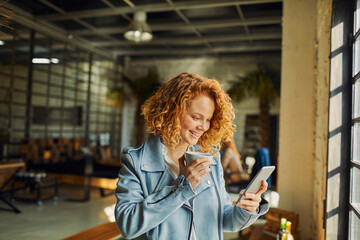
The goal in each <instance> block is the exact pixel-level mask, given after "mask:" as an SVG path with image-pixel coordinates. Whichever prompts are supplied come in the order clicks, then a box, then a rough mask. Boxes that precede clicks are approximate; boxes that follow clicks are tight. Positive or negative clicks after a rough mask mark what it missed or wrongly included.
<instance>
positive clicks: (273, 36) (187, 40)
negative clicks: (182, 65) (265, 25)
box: [92, 32, 281, 47]
mask: <svg viewBox="0 0 360 240" xmlns="http://www.w3.org/2000/svg"><path fill="white" fill-rule="evenodd" d="M280 39H281V32H278V33H275V32H274V33H269V34H265V33H261V34H253V35H229V36H226V35H225V36H224V35H221V36H211V37H203V39H200V38H198V39H197V38H193V37H178V38H160V39H153V40H152V41H149V42H144V43H141V46H153V45H161V44H171V45H196V44H201V43H203V42H204V40H206V41H208V42H213V43H217V42H236V41H250V40H253V41H258V40H280ZM92 44H93V45H94V46H96V47H112V46H139V45H140V44H139V43H134V42H130V41H126V40H119V41H118V43H113V42H109V41H98V42H92Z"/></svg>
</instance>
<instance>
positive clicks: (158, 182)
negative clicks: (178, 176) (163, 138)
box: [140, 135, 174, 194]
mask: <svg viewBox="0 0 360 240" xmlns="http://www.w3.org/2000/svg"><path fill="white" fill-rule="evenodd" d="M140 169H141V170H142V171H143V172H146V173H147V174H146V178H147V179H146V182H147V184H148V186H147V187H148V190H149V194H151V193H154V192H157V191H159V190H160V189H161V188H163V187H164V186H167V185H169V184H170V183H171V182H173V181H174V178H173V176H172V175H171V173H170V171H169V169H168V168H167V167H166V165H165V161H164V157H163V154H162V151H161V142H160V137H159V136H156V135H153V136H151V137H150V138H149V139H148V141H146V143H145V144H144V151H143V155H142V161H141V166H140Z"/></svg>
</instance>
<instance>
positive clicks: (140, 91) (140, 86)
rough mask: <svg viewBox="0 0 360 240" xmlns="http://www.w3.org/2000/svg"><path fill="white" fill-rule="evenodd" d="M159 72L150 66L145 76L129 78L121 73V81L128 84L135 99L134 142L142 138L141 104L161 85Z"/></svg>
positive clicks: (143, 127)
mask: <svg viewBox="0 0 360 240" xmlns="http://www.w3.org/2000/svg"><path fill="white" fill-rule="evenodd" d="M159 79H160V78H159V74H158V71H157V69H156V68H155V67H151V68H150V69H149V71H148V74H147V75H146V76H145V77H140V78H137V79H130V78H129V77H128V76H126V75H125V74H123V75H122V80H123V82H124V83H125V84H126V85H127V86H129V88H130V89H131V91H132V93H133V95H134V96H135V98H136V100H137V107H136V115H135V124H136V129H137V134H136V144H137V145H140V144H141V143H142V141H143V140H144V132H145V120H144V118H143V117H142V116H141V106H142V105H143V103H144V102H145V101H146V100H147V99H148V98H149V97H150V96H152V94H153V93H154V91H155V90H156V89H157V88H158V87H160V86H161V82H160V80H159Z"/></svg>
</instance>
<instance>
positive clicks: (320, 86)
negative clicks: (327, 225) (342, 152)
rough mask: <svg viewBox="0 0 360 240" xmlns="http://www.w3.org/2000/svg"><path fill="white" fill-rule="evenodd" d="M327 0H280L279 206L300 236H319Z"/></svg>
mask: <svg viewBox="0 0 360 240" xmlns="http://www.w3.org/2000/svg"><path fill="white" fill-rule="evenodd" d="M330 23H331V0H317V1H314V0H302V1H300V0H289V1H288V0H287V1H283V44H282V67H281V69H282V70H281V78H282V83H281V84H282V86H281V100H280V101H281V102H280V133H279V166H278V190H279V193H280V205H279V207H280V208H282V209H285V210H289V211H293V212H296V213H298V214H299V216H300V225H299V229H298V230H300V234H301V239H302V240H304V239H324V231H323V229H322V219H323V215H322V214H323V213H322V210H323V199H324V197H325V177H326V171H325V170H326V168H325V167H326V149H327V122H328V107H327V106H328V91H329V90H328V83H329V55H330V26H331V25H330Z"/></svg>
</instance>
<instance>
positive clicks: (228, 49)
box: [113, 44, 281, 57]
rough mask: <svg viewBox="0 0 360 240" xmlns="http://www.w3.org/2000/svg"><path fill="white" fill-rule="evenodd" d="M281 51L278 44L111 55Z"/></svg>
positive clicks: (124, 52)
mask: <svg viewBox="0 0 360 240" xmlns="http://www.w3.org/2000/svg"><path fill="white" fill-rule="evenodd" d="M263 51H281V45H280V44H273V45H265V44H264V45H243V46H229V47H214V48H212V49H208V48H202V49H199V48H196V49H149V50H115V51H113V53H114V54H115V55H117V56H118V57H120V56H149V55H151V56H169V55H197V56H199V55H206V54H218V53H242V52H263Z"/></svg>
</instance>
